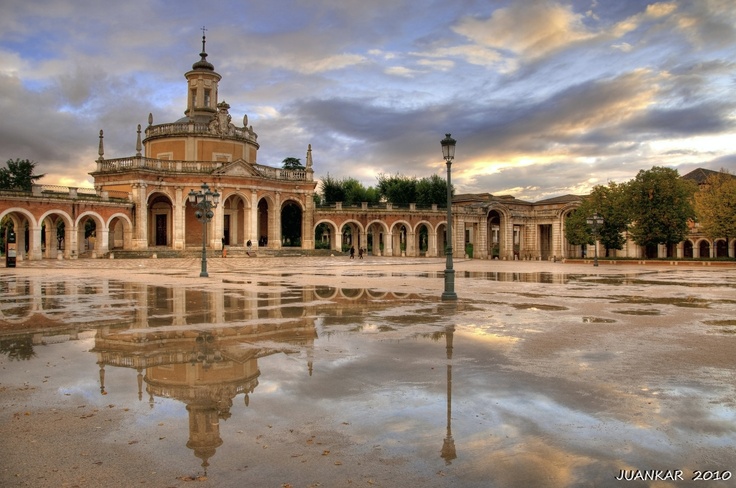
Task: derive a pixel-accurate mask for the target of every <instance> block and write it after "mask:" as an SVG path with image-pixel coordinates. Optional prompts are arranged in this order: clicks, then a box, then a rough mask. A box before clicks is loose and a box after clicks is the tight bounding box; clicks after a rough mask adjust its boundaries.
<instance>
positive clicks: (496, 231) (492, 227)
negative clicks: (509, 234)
mask: <svg viewBox="0 0 736 488" xmlns="http://www.w3.org/2000/svg"><path fill="white" fill-rule="evenodd" d="M487 222H488V258H489V259H500V258H501V243H502V242H503V235H502V232H503V228H502V227H501V214H500V213H499V212H498V211H496V210H491V211H490V212H488V218H487Z"/></svg>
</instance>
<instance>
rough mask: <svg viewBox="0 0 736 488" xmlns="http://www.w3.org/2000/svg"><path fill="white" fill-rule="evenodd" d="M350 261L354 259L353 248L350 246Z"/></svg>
mask: <svg viewBox="0 0 736 488" xmlns="http://www.w3.org/2000/svg"><path fill="white" fill-rule="evenodd" d="M350 259H355V247H353V246H350Z"/></svg>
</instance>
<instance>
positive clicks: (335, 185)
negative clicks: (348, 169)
mask: <svg viewBox="0 0 736 488" xmlns="http://www.w3.org/2000/svg"><path fill="white" fill-rule="evenodd" d="M321 193H322V197H323V201H324V203H327V204H332V203H335V202H342V203H343V204H344V205H360V204H361V203H362V202H368V203H370V204H375V203H378V201H379V198H380V195H379V194H378V191H377V190H376V189H375V188H373V187H368V188H366V187H365V186H363V184H362V183H361V182H359V181H358V180H356V179H355V178H349V177H348V178H343V179H337V178H333V177H332V176H330V175H329V173H328V174H327V176H326V177H324V178H323V179H322V186H321Z"/></svg>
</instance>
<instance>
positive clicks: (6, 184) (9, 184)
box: [0, 159, 44, 191]
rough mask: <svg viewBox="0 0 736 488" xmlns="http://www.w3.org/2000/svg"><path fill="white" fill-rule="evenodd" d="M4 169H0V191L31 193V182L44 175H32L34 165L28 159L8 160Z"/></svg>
mask: <svg viewBox="0 0 736 488" xmlns="http://www.w3.org/2000/svg"><path fill="white" fill-rule="evenodd" d="M6 165H7V167H6V168H0V190H20V191H31V189H32V187H33V182H34V181H36V180H38V179H39V178H42V177H43V176H44V175H34V174H33V172H34V170H35V168H36V163H35V162H33V161H30V160H28V159H16V160H15V161H13V160H12V159H8V161H7V163H6Z"/></svg>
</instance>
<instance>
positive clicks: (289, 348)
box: [0, 256, 736, 487]
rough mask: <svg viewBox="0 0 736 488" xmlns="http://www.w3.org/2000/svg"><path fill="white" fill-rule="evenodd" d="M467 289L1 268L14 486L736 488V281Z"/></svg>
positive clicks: (478, 268) (163, 265) (159, 267)
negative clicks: (451, 292)
mask: <svg viewBox="0 0 736 488" xmlns="http://www.w3.org/2000/svg"><path fill="white" fill-rule="evenodd" d="M455 269H456V271H457V273H456V285H455V289H456V292H457V294H458V297H459V300H458V301H457V303H447V302H442V301H441V300H440V295H441V293H442V287H443V270H444V260H439V259H411V258H407V259H400V258H372V257H371V258H369V259H366V260H363V261H359V260H354V261H349V260H347V258H344V257H342V256H339V257H332V258H327V257H324V258H285V259H278V258H257V259H240V258H234V259H211V260H210V267H209V275H210V276H209V277H208V278H200V277H199V261H198V260H192V259H159V260H156V259H149V260H145V261H143V260H77V261H29V262H22V263H19V267H18V268H15V269H5V268H0V435H2V439H3V442H2V443H0V459H1V460H2V461H0V462H1V463H2V467H1V469H0V486H4V487H5V486H33V487H45V486H48V487H52V486H53V487H57V486H155V487H158V486H162V487H169V486H202V487H205V486H258V487H261V486H263V487H271V486H273V487H317V486H320V487H332V486H385V487H393V486H422V487H425V486H426V487H444V486H453V487H454V486H462V487H516V486H519V487H568V486H569V487H588V486H599V487H608V486H658V487H664V486H708V487H721V486H734V484H736V482H735V481H734V478H733V477H731V479H724V478H728V477H729V476H731V473H734V474H735V475H736V385H735V383H734V382H735V380H736V353H735V352H736V313H735V312H736V268H735V267H723V268H720V267H718V268H716V267H706V266H650V267H646V266H637V265H625V266H623V265H619V266H613V265H601V266H600V267H598V268H594V267H592V266H590V265H573V264H561V263H547V262H499V261H477V260H476V261H473V260H465V261H463V260H459V261H457V262H456V264H455ZM637 470H641V471H637ZM645 470H646V471H645ZM654 470H659V471H660V472H659V473H655V471H654ZM678 473H679V474H678ZM698 473H699V475H700V476H701V477H704V480H703V481H693V477H694V476H698ZM655 475H656V476H657V477H658V478H663V479H659V480H658V481H649V480H647V481H642V480H640V479H635V480H634V481H619V480H617V479H616V478H617V477H629V478H630V477H638V478H642V477H645V476H653V477H654V476H655ZM679 477H681V478H682V479H681V480H680V479H679ZM716 478H721V480H718V479H716Z"/></svg>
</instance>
